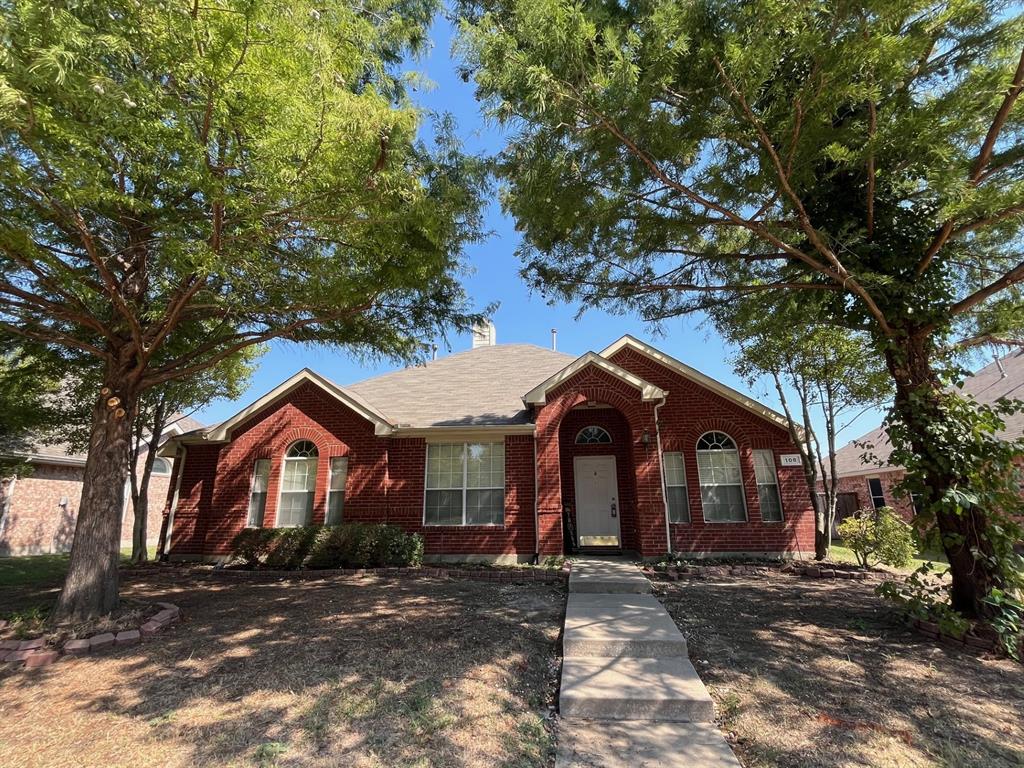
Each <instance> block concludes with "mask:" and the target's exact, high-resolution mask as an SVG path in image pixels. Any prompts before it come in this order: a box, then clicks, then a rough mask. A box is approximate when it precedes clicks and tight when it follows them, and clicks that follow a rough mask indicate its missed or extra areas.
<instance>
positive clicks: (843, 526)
mask: <svg viewBox="0 0 1024 768" xmlns="http://www.w3.org/2000/svg"><path fill="white" fill-rule="evenodd" d="M839 536H840V537H841V538H842V540H843V543H844V544H845V545H846V546H848V547H849V548H850V549H852V550H853V552H854V554H855V555H856V556H857V560H858V561H859V562H860V564H861V567H863V568H867V567H869V566H870V565H875V564H878V563H883V564H885V565H891V566H893V567H894V568H904V567H906V566H907V565H909V564H910V560H911V559H912V558H913V557H914V533H913V529H912V528H911V527H910V525H908V524H907V523H905V522H903V520H902V519H900V516H899V515H897V514H896V512H895V511H894V510H893V509H892V507H880V508H879V509H861V510H858V511H857V512H856V513H854V514H853V515H851V516H850V517H848V518H846V519H845V520H843V522H841V523H840V524H839Z"/></svg>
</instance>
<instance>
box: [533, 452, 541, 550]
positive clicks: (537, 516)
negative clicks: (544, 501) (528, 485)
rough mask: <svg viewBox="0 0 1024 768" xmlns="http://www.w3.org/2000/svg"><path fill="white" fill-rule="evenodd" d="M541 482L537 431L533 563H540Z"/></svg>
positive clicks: (534, 476)
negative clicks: (539, 477) (538, 471)
mask: <svg viewBox="0 0 1024 768" xmlns="http://www.w3.org/2000/svg"><path fill="white" fill-rule="evenodd" d="M538 491H539V483H538V482H537V433H536V432H534V435H533V564H534V565H540V511H539V509H538V506H537V505H538V503H539V499H538V497H537V493H538Z"/></svg>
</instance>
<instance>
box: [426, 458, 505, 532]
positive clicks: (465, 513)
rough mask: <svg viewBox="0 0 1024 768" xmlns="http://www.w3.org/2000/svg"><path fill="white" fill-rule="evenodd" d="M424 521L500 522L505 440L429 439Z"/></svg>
mask: <svg viewBox="0 0 1024 768" xmlns="http://www.w3.org/2000/svg"><path fill="white" fill-rule="evenodd" d="M424 497H425V498H424V512H423V521H424V523H425V524H426V525H503V524H504V522H505V444H504V443H430V444H428V445H427V483H426V491H425V493H424Z"/></svg>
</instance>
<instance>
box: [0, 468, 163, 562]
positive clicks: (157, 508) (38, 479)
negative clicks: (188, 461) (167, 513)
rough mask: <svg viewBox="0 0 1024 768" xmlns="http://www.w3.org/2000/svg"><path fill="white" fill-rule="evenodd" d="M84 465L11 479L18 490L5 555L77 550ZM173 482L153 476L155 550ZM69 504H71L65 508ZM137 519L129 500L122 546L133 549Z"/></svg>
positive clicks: (2, 548)
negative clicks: (165, 503) (76, 540)
mask: <svg viewBox="0 0 1024 768" xmlns="http://www.w3.org/2000/svg"><path fill="white" fill-rule="evenodd" d="M83 469H84V468H83V467H81V466H67V465H63V464H43V463H33V465H32V472H31V474H29V475H26V476H25V477H20V478H18V479H17V480H14V481H11V480H7V481H5V483H6V484H7V486H6V487H7V488H9V489H10V488H12V487H13V491H12V492H11V497H10V503H9V505H8V507H7V515H6V518H5V519H4V521H3V526H2V529H0V556H2V555H32V554H47V553H52V552H67V551H69V550H70V549H71V542H72V539H73V538H74V533H75V523H76V522H77V520H78V507H79V502H80V499H81V497H82V473H83ZM169 481H170V478H169V476H167V475H153V476H152V478H151V479H150V484H149V504H148V512H147V515H146V523H147V534H146V540H147V541H148V542H149V543H150V544H152V545H155V544H156V542H157V539H158V537H159V535H160V524H161V518H162V513H163V509H164V501H165V499H166V498H167V489H168V486H169ZM65 499H66V500H67V503H66V504H63V505H62V504H61V502H62V501H64V500H65ZM133 524H134V515H133V513H132V509H131V501H130V498H129V499H126V506H125V512H124V516H123V520H122V526H121V546H122V547H130V546H131V542H132V526H133Z"/></svg>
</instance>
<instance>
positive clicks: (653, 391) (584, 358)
mask: <svg viewBox="0 0 1024 768" xmlns="http://www.w3.org/2000/svg"><path fill="white" fill-rule="evenodd" d="M591 365H592V366H594V367H595V368H599V369H601V370H603V371H605V372H606V373H610V374H611V375H612V376H614V377H615V378H617V379H620V380H621V381H624V382H626V383H627V384H629V385H630V386H632V387H634V388H635V389H638V390H640V396H641V398H642V399H643V400H644V402H651V401H655V400H660V399H662V398H663V397H665V395H666V392H665V391H664V390H663V389H661V388H659V387H656V386H655V385H653V384H651V383H650V382H647V381H644V380H643V379H641V378H640V377H639V376H637V375H636V374H635V373H631V372H629V371H627V370H626V369H625V368H622V367H620V366H618V365H616V364H615V363H613V362H611V361H609V360H607V359H605V358H604V357H603V356H602V355H599V354H598V353H596V352H587V353H586V354H585V355H581V356H580V357H578V358H576V359H575V360H573V361H572V362H571V363H569V365H567V366H565V368H563V369H562V370H560V371H559V372H558V373H556V374H554V375H553V376H549V377H548V378H547V379H545V380H544V381H543V382H541V383H540V384H538V385H537V386H536V387H534V388H533V389H531V390H530V391H529V392H527V393H526V394H525V395H523V403H524V404H526V405H527V406H530V405H544V404H545V403H546V402H547V396H548V392H549V391H551V390H552V389H554V388H555V387H557V386H559V385H560V384H563V383H565V382H566V381H568V380H569V379H571V378H572V377H573V376H575V375H576V374H577V373H579V372H580V371H582V370H583V369H584V368H586V367H587V366H591Z"/></svg>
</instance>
